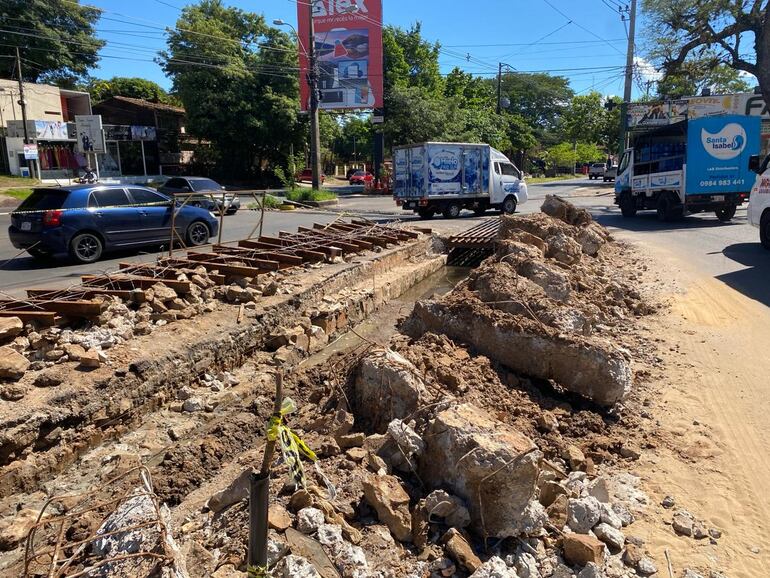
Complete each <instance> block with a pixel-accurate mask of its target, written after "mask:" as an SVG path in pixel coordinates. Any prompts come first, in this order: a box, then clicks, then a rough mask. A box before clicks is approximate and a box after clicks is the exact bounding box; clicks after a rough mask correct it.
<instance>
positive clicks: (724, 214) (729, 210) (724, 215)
mask: <svg viewBox="0 0 770 578" xmlns="http://www.w3.org/2000/svg"><path fill="white" fill-rule="evenodd" d="M737 208H738V207H737V206H735V205H730V206H729V207H724V208H722V209H717V210H716V211H714V213H715V214H716V216H717V219H719V220H720V221H722V222H723V223H727V222H728V221H730V219H732V218H733V217H734V216H735V211H736V210H737Z"/></svg>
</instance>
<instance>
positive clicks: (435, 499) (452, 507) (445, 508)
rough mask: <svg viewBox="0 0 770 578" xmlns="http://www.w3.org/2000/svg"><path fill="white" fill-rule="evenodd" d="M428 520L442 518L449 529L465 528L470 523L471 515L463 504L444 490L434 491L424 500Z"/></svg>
mask: <svg viewBox="0 0 770 578" xmlns="http://www.w3.org/2000/svg"><path fill="white" fill-rule="evenodd" d="M425 509H426V511H427V512H428V516H429V519H431V520H433V519H435V518H443V519H444V522H445V523H446V525H447V526H449V527H451V528H465V527H467V526H468V525H470V523H471V515H470V512H468V508H466V507H465V503H464V502H463V501H462V500H461V499H460V498H458V497H457V496H452V495H450V494H448V493H447V492H445V491H444V490H434V491H433V492H431V493H430V494H428V496H427V497H426V498H425Z"/></svg>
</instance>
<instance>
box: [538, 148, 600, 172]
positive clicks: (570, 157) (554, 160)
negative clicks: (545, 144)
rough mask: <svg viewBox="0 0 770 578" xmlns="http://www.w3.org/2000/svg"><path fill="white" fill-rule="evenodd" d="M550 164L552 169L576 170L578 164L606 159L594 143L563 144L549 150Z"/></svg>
mask: <svg viewBox="0 0 770 578" xmlns="http://www.w3.org/2000/svg"><path fill="white" fill-rule="evenodd" d="M547 152H548V155H547V157H548V164H549V165H550V166H551V167H552V168H557V169H568V170H574V168H575V165H576V164H582V163H590V162H592V161H598V160H601V159H603V158H604V155H603V153H602V151H601V150H599V147H597V146H596V145H595V144H593V143H585V142H578V143H570V142H562V143H559V144H557V145H554V146H552V147H550V148H549V149H548V151H547Z"/></svg>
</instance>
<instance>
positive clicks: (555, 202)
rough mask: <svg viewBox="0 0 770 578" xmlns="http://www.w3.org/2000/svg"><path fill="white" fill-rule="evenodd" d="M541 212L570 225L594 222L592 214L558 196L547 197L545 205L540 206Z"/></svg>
mask: <svg viewBox="0 0 770 578" xmlns="http://www.w3.org/2000/svg"><path fill="white" fill-rule="evenodd" d="M540 210H541V211H542V212H543V213H545V214H546V215H549V216H551V217H554V218H555V219H559V220H561V221H564V222H565V223H567V224H568V225H576V226H581V225H589V224H591V223H592V222H593V217H591V213H589V212H588V211H586V210H585V209H578V208H577V207H576V206H575V205H573V204H572V203H570V202H568V201H565V200H564V199H562V198H561V197H560V196H558V195H546V196H545V200H544V201H543V204H542V205H540Z"/></svg>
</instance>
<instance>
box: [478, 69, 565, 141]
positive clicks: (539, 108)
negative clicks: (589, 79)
mask: <svg viewBox="0 0 770 578" xmlns="http://www.w3.org/2000/svg"><path fill="white" fill-rule="evenodd" d="M487 82H488V83H490V84H496V82H497V81H496V80H487ZM501 92H502V95H503V96H504V97H506V98H508V100H510V102H511V105H510V107H509V108H508V110H510V111H511V112H514V113H516V114H518V115H520V116H521V117H522V118H523V119H524V120H525V121H527V123H528V124H529V125H530V126H531V127H533V129H536V130H538V132H540V134H543V133H544V132H545V131H548V130H553V129H555V128H556V126H557V123H558V120H559V117H561V115H562V114H563V112H564V110H565V109H566V108H567V106H568V103H569V102H570V100H571V99H572V96H573V94H574V93H573V91H572V89H571V88H570V86H569V80H568V79H566V78H564V77H563V76H551V75H550V74H546V73H542V72H538V73H534V74H525V73H520V72H517V73H505V74H503V75H502V80H501Z"/></svg>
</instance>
